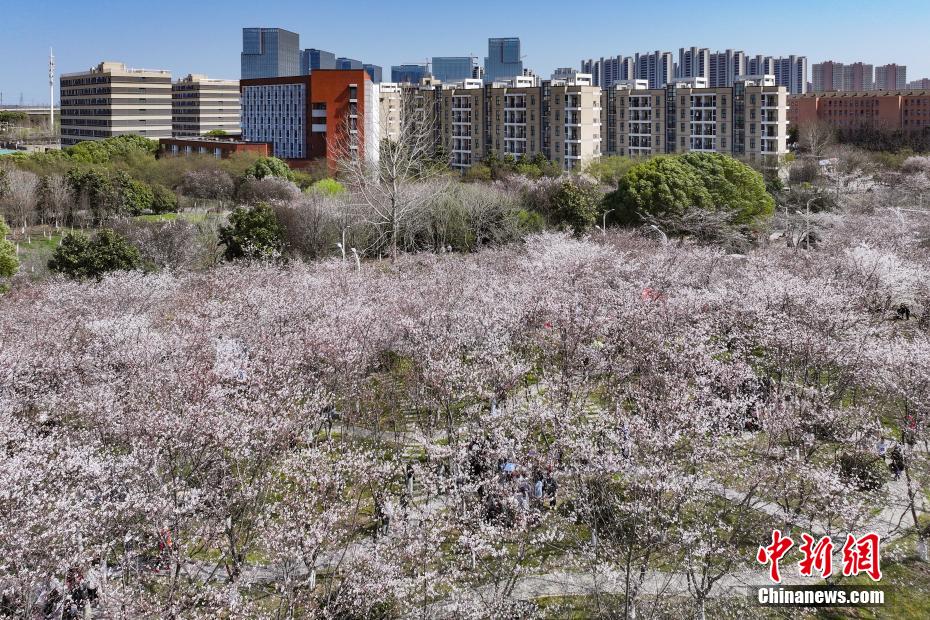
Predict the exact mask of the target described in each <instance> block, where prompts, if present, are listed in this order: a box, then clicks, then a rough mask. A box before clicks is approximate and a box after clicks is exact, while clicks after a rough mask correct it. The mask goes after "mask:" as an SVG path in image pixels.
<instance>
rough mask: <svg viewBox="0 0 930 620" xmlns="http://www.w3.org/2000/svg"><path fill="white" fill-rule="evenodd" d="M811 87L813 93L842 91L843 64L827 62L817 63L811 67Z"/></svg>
mask: <svg viewBox="0 0 930 620" xmlns="http://www.w3.org/2000/svg"><path fill="white" fill-rule="evenodd" d="M812 72H813V78H812V81H813V86H814V92H815V93H828V92H834V91H842V90H844V89H843V63H841V62H834V61H832V60H827V61H824V62H818V63H816V64H814V67H813V71H812Z"/></svg>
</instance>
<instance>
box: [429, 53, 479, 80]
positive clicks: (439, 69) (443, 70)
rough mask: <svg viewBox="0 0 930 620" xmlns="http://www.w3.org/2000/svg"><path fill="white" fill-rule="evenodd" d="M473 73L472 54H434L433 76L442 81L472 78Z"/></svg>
mask: <svg viewBox="0 0 930 620" xmlns="http://www.w3.org/2000/svg"><path fill="white" fill-rule="evenodd" d="M472 75H473V63H472V60H471V57H470V56H433V77H434V78H436V79H437V80H439V81H441V82H461V81H463V80H470V79H471V77H472Z"/></svg>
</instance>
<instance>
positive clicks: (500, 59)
mask: <svg viewBox="0 0 930 620" xmlns="http://www.w3.org/2000/svg"><path fill="white" fill-rule="evenodd" d="M522 75H523V58H522V57H521V55H520V39H519V38H518V37H503V38H493V39H488V55H487V56H486V57H485V59H484V81H485V82H486V83H488V84H490V83H492V82H495V81H501V80H509V79H513V78H515V77H518V76H522Z"/></svg>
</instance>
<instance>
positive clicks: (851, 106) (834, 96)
mask: <svg viewBox="0 0 930 620" xmlns="http://www.w3.org/2000/svg"><path fill="white" fill-rule="evenodd" d="M789 103H790V113H789V121H790V123H791V124H793V125H799V126H800V125H804V124H805V123H809V122H812V121H820V122H824V123H829V124H830V125H833V126H834V127H836V128H838V129H841V130H846V131H852V130H857V129H862V128H875V129H886V130H897V129H904V130H923V129H926V128H930V90H899V91H865V92H855V93H854V92H830V93H809V94H807V95H804V96H795V97H791V98H790V102H789Z"/></svg>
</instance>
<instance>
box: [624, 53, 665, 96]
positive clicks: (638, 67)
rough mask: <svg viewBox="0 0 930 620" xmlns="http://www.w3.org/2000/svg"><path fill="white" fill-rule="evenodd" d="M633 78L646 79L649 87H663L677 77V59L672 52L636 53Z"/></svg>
mask: <svg viewBox="0 0 930 620" xmlns="http://www.w3.org/2000/svg"><path fill="white" fill-rule="evenodd" d="M633 64H634V67H633V69H634V70H633V79H636V80H646V83H647V84H648V85H649V88H662V87H664V86H665V85H666V84H668V83H669V82H671V81H672V79H673V78H674V77H675V59H674V57H673V56H672V53H671V52H660V51H658V50H656V51H655V52H650V53H645V54H636V56H635V57H634V59H633Z"/></svg>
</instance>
